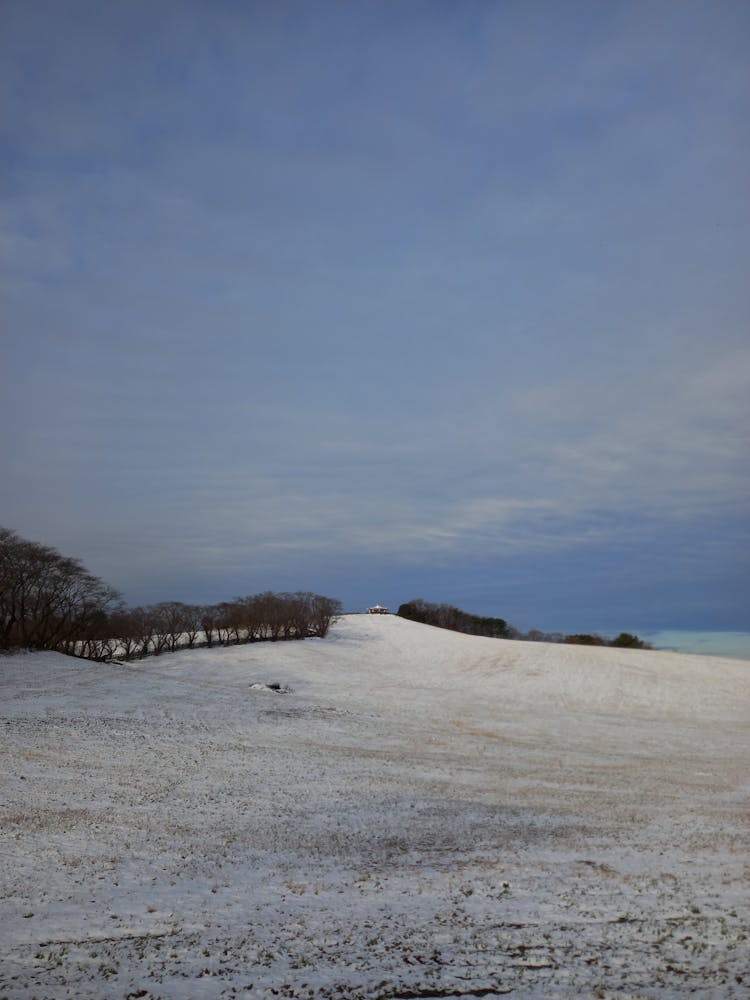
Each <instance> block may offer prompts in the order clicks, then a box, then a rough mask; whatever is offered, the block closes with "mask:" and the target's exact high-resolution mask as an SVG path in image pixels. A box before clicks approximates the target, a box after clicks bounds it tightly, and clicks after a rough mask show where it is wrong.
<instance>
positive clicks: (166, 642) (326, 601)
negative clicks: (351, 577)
mask: <svg viewBox="0 0 750 1000" xmlns="http://www.w3.org/2000/svg"><path fill="white" fill-rule="evenodd" d="M340 611H341V602H340V601H336V600H334V599H333V598H331V597H322V596H321V595H320V594H310V593H294V594H275V593H271V592H270V591H268V592H266V593H263V594H252V595H248V596H247V597H237V598H235V600H233V601H223V602H222V603H221V604H209V605H200V604H183V603H182V602H180V601H164V602H162V603H160V604H151V605H149V606H148V607H142V608H128V609H121V610H118V611H117V612H115V613H114V614H112V615H110V616H109V618H108V620H107V621H106V623H105V622H103V623H102V624H101V626H100V627H99V628H98V629H97V630H96V632H93V633H91V634H90V635H88V636H86V637H85V638H81V639H80V640H79V641H77V642H74V643H72V644H69V645H68V646H67V647H66V648H65V649H64V650H63V651H64V652H69V653H73V654H76V655H79V656H86V657H88V658H89V659H92V660H111V659H122V660H134V659H141V658H143V657H145V656H159V655H161V654H162V653H165V652H170V653H173V652H175V650H178V649H193V648H194V647H196V646H215V645H222V646H229V645H239V644H240V643H245V642H263V641H269V640H270V641H274V642H276V641H279V640H283V639H308V638H311V637H318V638H321V639H322V638H324V637H325V636H326V635H327V634H328V630H329V628H330V626H331V623H332V621H333V620H334V618H335V617H336V615H338V614H339V613H340Z"/></svg>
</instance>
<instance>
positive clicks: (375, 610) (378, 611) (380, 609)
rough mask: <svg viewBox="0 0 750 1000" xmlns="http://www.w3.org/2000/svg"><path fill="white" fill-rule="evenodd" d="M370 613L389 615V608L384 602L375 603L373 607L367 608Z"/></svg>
mask: <svg viewBox="0 0 750 1000" xmlns="http://www.w3.org/2000/svg"><path fill="white" fill-rule="evenodd" d="M367 614H368V615H387V614H388V608H384V607H383V606H382V604H375V605H373V606H372V607H371V608H368V609H367Z"/></svg>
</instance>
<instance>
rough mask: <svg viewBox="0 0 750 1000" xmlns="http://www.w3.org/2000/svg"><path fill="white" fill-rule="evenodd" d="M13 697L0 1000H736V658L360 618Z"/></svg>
mask: <svg viewBox="0 0 750 1000" xmlns="http://www.w3.org/2000/svg"><path fill="white" fill-rule="evenodd" d="M0 682H1V684H2V688H1V692H2V703H1V706H0V721H1V723H2V746H1V748H0V754H1V755H2V758H1V760H2V769H1V771H0V774H1V776H2V777H1V781H2V790H1V792H0V795H1V797H2V799H1V803H0V806H1V809H2V832H1V835H0V837H1V842H0V848H1V851H2V862H1V864H2V883H1V884H0V998H2V997H7V998H16V997H35V998H37V1000H43V998H55V1000H58V998H63V997H107V998H117V997H121V998H125V997H130V998H156V997H161V998H164V1000H166V998H203V997H234V996H248V997H253V996H258V997H265V996H281V997H293V996H297V997H342V998H369V997H372V998H381V1000H385V998H396V997H402V998H406V997H460V996H497V995H504V994H512V995H514V996H517V997H577V996H585V997H610V996H612V997H630V998H635V997H681V996H684V995H686V994H688V993H691V994H692V995H694V996H698V997H722V998H723V997H741V996H745V997H746V996H748V995H749V991H750V971H749V970H750V948H749V942H748V933H749V930H748V928H749V922H750V921H749V917H750V912H749V910H750V906H749V901H750V896H749V894H748V885H747V881H746V874H747V873H746V870H745V865H746V862H747V846H748V842H747V832H748V831H747V818H748V792H749V791H750V767H749V766H748V765H749V763H750V761H749V759H748V758H750V741H749V740H748V722H749V721H750V663H748V662H742V661H737V660H722V659H717V658H709V657H699V656H689V655H682V654H672V653H652V652H642V651H638V650H615V649H600V648H587V647H580V646H579V647H576V646H550V645H544V644H535V643H522V642H508V641H503V640H494V639H479V638H471V637H467V636H461V635H456V634H454V633H450V632H444V631H440V630H437V629H433V628H429V627H427V626H423V625H416V624H413V623H410V622H406V621H403V620H401V619H398V618H395V617H380V616H377V617H375V616H373V617H368V616H347V617H345V618H344V619H342V620H341V621H340V622H339V623H338V624H337V625H336V626H335V627H334V629H333V631H332V633H331V635H330V636H329V638H327V639H325V640H309V641H306V642H290V643H277V644H274V643H263V644H257V645H251V646H240V647H237V648H230V649H216V650H196V651H193V652H181V653H177V654H173V655H164V656H162V657H160V658H158V659H148V660H145V661H143V662H142V663H136V664H128V665H125V666H115V665H112V666H102V665H95V664H91V663H87V662H84V661H80V660H73V659H69V658H66V657H63V656H58V655H56V654H37V655H27V656H16V657H6V658H0ZM254 685H255V686H254ZM269 685H280V686H281V687H282V688H289V689H291V690H290V692H289V693H282V692H278V691H275V690H272V689H269Z"/></svg>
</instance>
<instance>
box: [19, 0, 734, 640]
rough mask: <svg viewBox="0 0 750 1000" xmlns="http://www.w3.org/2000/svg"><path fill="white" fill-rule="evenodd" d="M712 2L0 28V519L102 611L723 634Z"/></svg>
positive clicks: (729, 223) (41, 16) (722, 126)
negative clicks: (448, 615) (258, 609)
mask: <svg viewBox="0 0 750 1000" xmlns="http://www.w3.org/2000/svg"><path fill="white" fill-rule="evenodd" d="M749 43H750V8H749V7H748V5H747V4H746V3H744V2H741V3H731V2H717V3H712V4H708V3H691V2H657V3H653V2H649V3H638V2H635V3H618V2H610V3H604V4H603V3H586V2H575V3H572V2H571V3H566V2H554V3H546V2H537V3H514V2H507V3H486V2H481V3H480V2H477V3H474V2H471V0H465V2H461V3H445V2H433V3H419V2H409V3H389V2H378V3H362V2H352V3H335V2H332V3H316V2H309V3H300V2H295V3H285V2H278V3H277V2H274V3H270V2H269V3H258V4H254V3H245V2H239V0H238V2H229V0H223V2H222V0H219V2H211V3H209V2H205V3H198V2H190V0H186V2H179V3H177V2H175V3H172V2H169V0H161V2H160V3H158V4H153V3H146V2H140V0H133V2H128V3H120V4H101V3H98V2H94V0H90V2H67V0H60V2H55V3H51V2H29V0H5V2H4V3H3V4H2V7H0V157H1V160H0V168H1V169H0V258H1V260H2V263H1V266H0V288H1V294H2V315H3V321H2V327H3V332H2V358H3V364H2V374H1V375H0V378H2V393H1V395H0V448H1V449H2V468H3V476H2V482H0V523H1V524H3V525H4V526H6V527H10V528H14V529H15V530H17V531H19V532H20V533H21V534H23V535H24V536H26V537H30V538H34V539H36V540H39V541H43V542H46V543H48V544H52V545H55V546H57V547H58V548H59V549H60V550H61V551H63V552H65V553H66V554H70V555H77V556H79V557H81V558H83V560H84V561H85V563H86V564H87V566H88V567H89V568H90V569H91V570H92V571H94V572H96V573H97V574H98V575H100V576H102V577H103V578H104V579H106V580H107V581H108V582H109V583H111V584H112V585H113V586H116V587H118V588H119V589H120V590H121V591H123V592H124V594H125V596H126V597H127V599H128V600H129V601H131V602H133V603H135V602H141V601H152V600H159V599H167V598H179V599H183V600H196V601H199V600H200V601H202V600H220V599H225V598H227V597H231V596H233V595H235V594H238V593H251V592H254V591H257V590H264V589H310V590H316V591H319V592H323V593H328V594H331V595H332V596H337V597H339V598H341V599H342V600H343V602H344V604H345V606H346V607H347V608H350V609H357V608H360V607H362V606H365V605H367V604H368V603H371V602H373V601H376V600H378V601H380V602H381V603H388V604H392V605H397V604H398V603H400V602H401V601H404V600H408V599H410V598H413V597H417V596H421V597H424V598H425V599H428V600H448V601H450V602H452V603H456V604H458V605H459V606H463V607H466V608H467V609H469V610H473V611H477V612H482V613H493V614H499V615H502V616H503V617H506V618H507V619H509V620H510V621H511V622H512V623H513V624H515V625H517V626H518V627H520V628H528V627H532V626H535V627H539V628H547V629H562V630H568V629H569V630H580V629H583V628H599V629H616V628H619V627H623V628H625V627H632V628H636V627H640V628H644V629H645V628H653V629H657V628H681V627H682V628H684V627H695V628H703V629H707V628H727V629H731V628H735V629H743V628H749V627H750V614H749V613H748V599H747V598H748V593H750V573H749V572H748V557H747V553H748V551H749V547H748V541H750V539H749V537H748V536H749V535H750V531H749V530H748V529H749V525H750V518H749V516H748V513H749V511H748V506H749V505H748V496H749V495H750V491H749V490H748V454H747V437H748V435H747V428H748V426H750V421H749V420H748V412H747V411H748V399H750V394H749V393H748V382H749V381H750V379H749V376H750V342H749V340H748V319H749V318H750V291H749V290H750V276H749V275H748V262H749V260H750V254H749V252H748V251H749V250H750V246H749V244H750V225H749V223H750V218H748V216H749V215H750V209H749V204H750V203H749V201H748V191H747V177H748V176H750V143H749V141H748V129H749V125H748V123H749V122H750V113H749V112H750V108H748V104H749V103H750V101H749V100H748V95H750V80H749V79H748V77H749V75H750V74H749V73H748V60H747V53H748V51H749Z"/></svg>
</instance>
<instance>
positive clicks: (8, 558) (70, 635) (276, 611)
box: [0, 528, 341, 660]
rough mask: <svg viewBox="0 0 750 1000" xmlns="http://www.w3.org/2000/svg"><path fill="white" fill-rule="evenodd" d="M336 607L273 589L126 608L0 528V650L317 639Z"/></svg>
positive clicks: (80, 570)
mask: <svg viewBox="0 0 750 1000" xmlns="http://www.w3.org/2000/svg"><path fill="white" fill-rule="evenodd" d="M340 612H341V602H340V601H337V600H335V599H334V598H331V597H323V596H322V595H320V594H312V593H308V592H304V593H303V592H297V593H273V592H271V591H267V592H265V593H262V594H251V595H248V596H245V597H236V598H234V599H233V600H231V601H223V602H221V603H219V604H208V605H204V604H201V605H198V604H185V603H183V602H181V601H163V602H160V603H158V604H151V605H148V606H145V607H136V608H128V607H126V606H125V604H124V602H123V600H122V598H121V596H120V594H119V593H118V592H117V591H116V590H114V589H113V588H112V587H110V586H109V585H108V584H106V583H104V582H103V581H102V580H100V579H99V578H98V577H96V576H94V575H93V574H92V573H89V572H88V570H86V568H85V567H84V566H83V565H82V563H81V561H80V560H78V559H71V558H70V557H68V556H62V555H61V554H60V553H59V552H58V551H57V550H56V549H54V548H52V547H50V546H48V545H40V544H39V543H37V542H30V541H27V540H26V539H24V538H20V537H19V536H18V535H17V534H16V533H15V532H13V531H9V530H8V529H6V528H0V649H2V650H11V649H19V648H22V649H50V650H57V651H58V652H62V653H68V654H71V655H75V656H84V657H86V658H89V659H95V660H111V659H124V660H130V659H136V658H141V657H145V656H158V655H160V654H161V653H164V652H174V651H175V650H177V649H182V648H193V647H195V646H196V645H203V646H214V645H229V644H230V643H231V644H239V643H245V642H259V641H268V640H270V641H278V640H284V639H305V638H309V637H311V636H317V637H320V638H323V637H324V636H326V635H327V634H328V630H329V628H330V626H331V623H332V622H333V620H334V619H335V617H336V616H337V615H338V614H340Z"/></svg>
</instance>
